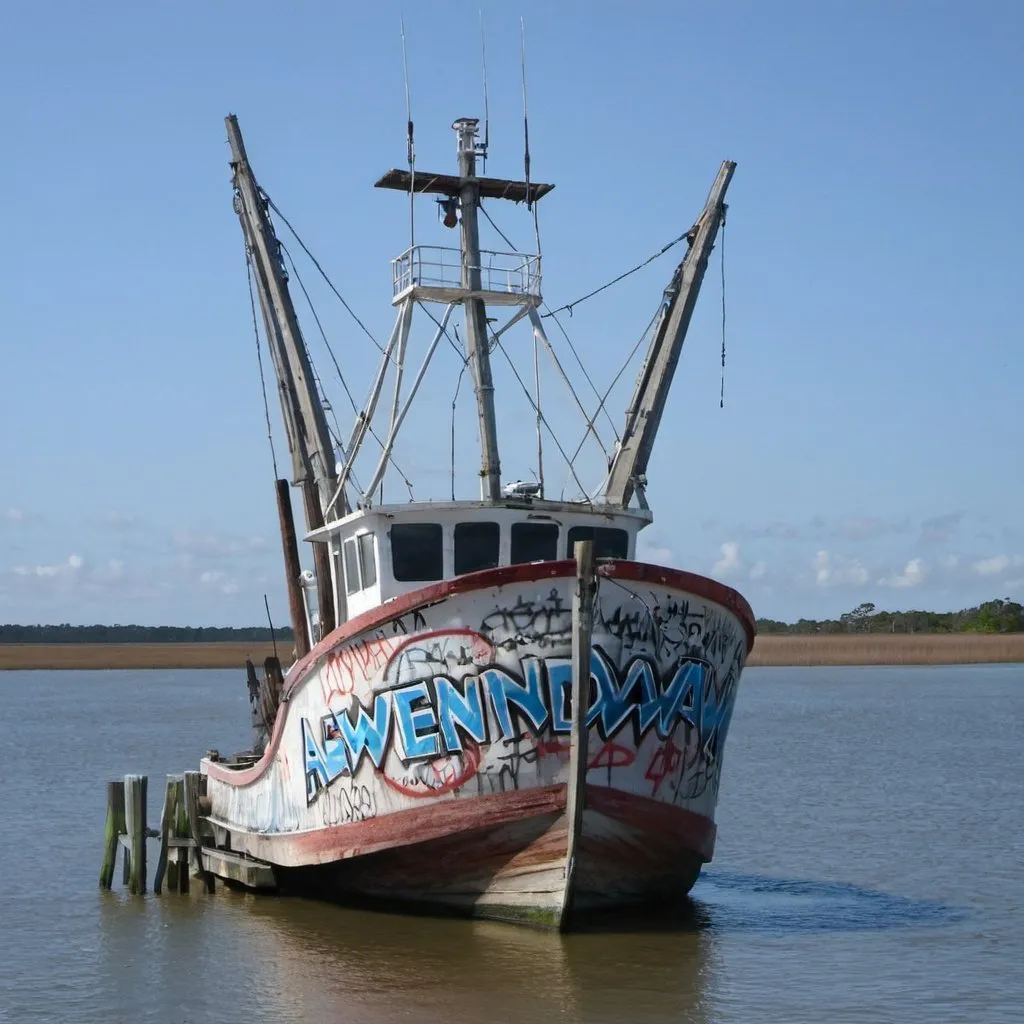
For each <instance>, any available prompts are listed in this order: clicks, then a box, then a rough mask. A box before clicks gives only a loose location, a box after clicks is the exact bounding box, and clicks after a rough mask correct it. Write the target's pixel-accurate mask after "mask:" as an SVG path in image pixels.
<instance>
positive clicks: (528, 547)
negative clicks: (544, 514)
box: [511, 523, 558, 565]
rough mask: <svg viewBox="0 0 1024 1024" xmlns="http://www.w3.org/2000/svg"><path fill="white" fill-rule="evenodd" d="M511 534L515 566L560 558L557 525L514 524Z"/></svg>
mask: <svg viewBox="0 0 1024 1024" xmlns="http://www.w3.org/2000/svg"><path fill="white" fill-rule="evenodd" d="M511 533H512V536H511V540H512V564H513V565H519V564H520V563H522V562H553V561H555V560H556V559H557V558H558V524H557V523H513V524H512V531H511Z"/></svg>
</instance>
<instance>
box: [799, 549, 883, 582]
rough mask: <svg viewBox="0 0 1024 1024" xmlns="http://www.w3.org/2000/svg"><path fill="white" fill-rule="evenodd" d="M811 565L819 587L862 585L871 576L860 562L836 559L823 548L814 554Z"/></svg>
mask: <svg viewBox="0 0 1024 1024" xmlns="http://www.w3.org/2000/svg"><path fill="white" fill-rule="evenodd" d="M811 567H812V568H813V569H814V579H815V582H816V583H817V584H818V586H819V587H842V586H857V587H862V586H864V584H865V583H867V581H868V580H869V579H870V577H871V574H870V573H869V572H868V570H867V569H866V568H865V567H864V566H863V565H861V563H860V562H858V561H848V560H846V559H842V558H839V559H836V558H834V557H833V556H832V555H830V554H829V553H828V552H827V551H824V550H822V551H819V552H818V553H817V554H816V555H815V556H814V559H813V561H812V563H811Z"/></svg>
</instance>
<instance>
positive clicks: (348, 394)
mask: <svg viewBox="0 0 1024 1024" xmlns="http://www.w3.org/2000/svg"><path fill="white" fill-rule="evenodd" d="M281 250H282V252H284V254H285V255H286V256H287V257H288V263H289V265H290V267H291V272H292V274H293V275H294V276H295V280H296V281H298V283H299V288H300V289H301V290H302V294H303V295H304V296H305V298H306V303H307V305H308V306H309V311H310V313H311V314H312V316H313V321H314V323H315V324H316V326H317V328H318V330H319V331H320V337H321V338H322V339H323V343H324V347H325V348H326V349H327V354H328V355H329V356H330V357H331V362H332V363H333V364H334V370H335V372H336V373H337V375H338V380H340V381H341V386H342V388H343V389H344V391H345V397H346V398H348V401H349V404H350V405H351V406H352V411H353V412H354V413H355V414H356V416H359V406H358V405H356V400H355V398H353V397H352V392H351V391H350V390H349V386H348V383H347V382H346V381H345V377H344V374H342V372H341V366H340V365H339V364H338V359H337V357H336V356H335V354H334V349H333V348H331V343H330V342H329V341H328V340H327V332H326V331H325V330H324V326H323V324H322V323H321V322H320V317H319V316H318V315H317V312H316V307H315V306H314V305H313V300H312V299H311V298H310V295H309V292H308V291H307V290H306V285H305V284H304V282H303V280H302V277H301V276H300V275H299V271H298V268H297V267H296V266H295V259H294V257H293V256H292V254H291V253H290V252H289V251H288V247H287V246H286V245H285V244H284V242H282V243H281ZM304 344H305V343H304ZM306 355H307V356H309V346H306ZM310 362H311V363H312V357H310ZM322 389H323V386H322V385H321V390H322ZM331 411H332V413H333V411H334V410H333V409H332V410H331ZM335 427H336V433H335V437H334V440H335V441H336V442H337V444H338V448H339V449H340V450H341V451H342V452H343V453H344V452H345V446H344V444H343V443H342V441H341V437H340V434H341V427H340V426H338V423H337V420H335ZM367 431H368V432H369V434H370V436H371V437H372V438H373V439H374V440H375V441H376V442H377V444H379V445H380V449H381V451H383V450H384V442H383V441H382V440H381V439H380V438H379V437H378V436H377V432H376V431H375V430H374V429H373V427H372V426H367ZM388 462H390V463H391V465H392V466H393V467H394V470H395V472H396V473H397V474H398V475H399V476H400V477H401V478H402V482H403V483H404V484H405V486H406V487H407V488H408V489H409V494H410V495H411V494H412V484H411V483H410V482H409V478H408V477H407V476H406V475H405V473H403V472H402V470H401V468H400V467H399V466H398V464H397V463H396V462H395V460H394V459H393V458H392V457H390V456H389V457H388ZM349 475H350V476H351V477H352V483H353V484H355V486H356V487H357V488H359V481H358V480H357V479H356V475H355V472H354V471H351V470H350V471H349ZM359 489H360V490H361V488H359Z"/></svg>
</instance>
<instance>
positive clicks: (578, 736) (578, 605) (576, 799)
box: [559, 540, 597, 929]
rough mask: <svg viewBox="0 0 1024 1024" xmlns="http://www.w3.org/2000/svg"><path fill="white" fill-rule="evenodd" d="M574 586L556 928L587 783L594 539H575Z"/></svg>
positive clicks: (567, 891) (566, 898) (566, 897)
mask: <svg viewBox="0 0 1024 1024" xmlns="http://www.w3.org/2000/svg"><path fill="white" fill-rule="evenodd" d="M573 553H574V555H575V556H576V587H575V590H574V591H573V598H572V729H571V732H570V735H569V782H568V786H567V787H566V796H565V817H566V822H567V826H568V833H569V839H568V842H567V844H566V851H565V888H564V889H563V891H562V913H561V916H560V918H559V923H560V927H562V928H563V929H564V928H565V927H566V926H567V923H568V917H569V911H570V908H571V906H572V896H573V889H574V887H575V878H576V844H577V842H578V841H579V836H580V832H581V831H582V828H583V806H584V800H585V794H586V786H587V761H588V757H587V731H588V730H587V709H588V707H589V704H590V648H591V643H592V638H593V631H594V599H595V596H596V589H597V586H596V577H595V575H594V542H593V541H589V540H583V541H577V542H576V544H575V546H574V548H573Z"/></svg>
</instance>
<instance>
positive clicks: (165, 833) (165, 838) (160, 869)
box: [153, 775, 185, 895]
mask: <svg viewBox="0 0 1024 1024" xmlns="http://www.w3.org/2000/svg"><path fill="white" fill-rule="evenodd" d="M184 788H185V780H184V777H183V776H181V775H168V776H167V788H166V790H165V792H164V809H163V813H162V814H161V815H160V856H159V857H158V858H157V862H156V874H155V875H154V877H153V892H155V893H157V894H158V895H159V893H160V891H161V889H162V887H163V882H164V876H165V875H166V877H167V888H168V890H169V891H172V892H173V891H174V890H175V889H177V888H178V851H177V849H176V848H175V847H174V845H173V840H174V839H175V838H177V825H178V805H179V802H180V801H181V799H182V794H183V793H184Z"/></svg>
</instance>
